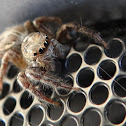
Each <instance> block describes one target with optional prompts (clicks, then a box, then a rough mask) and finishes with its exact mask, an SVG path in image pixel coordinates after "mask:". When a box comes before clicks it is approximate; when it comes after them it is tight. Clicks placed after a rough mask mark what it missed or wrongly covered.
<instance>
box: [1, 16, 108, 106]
mask: <svg viewBox="0 0 126 126" xmlns="http://www.w3.org/2000/svg"><path fill="white" fill-rule="evenodd" d="M50 22H51V23H50ZM46 23H48V24H49V23H50V24H52V23H56V24H57V25H58V26H59V29H58V31H57V32H56V33H54V31H55V30H53V31H52V30H51V29H50V28H49V27H48V26H47V25H46ZM54 29H55V28H54ZM68 29H74V30H76V31H77V32H79V33H81V34H85V35H87V36H89V37H91V38H94V39H96V40H97V41H99V42H101V43H102V44H103V45H104V47H106V48H107V44H106V43H105V42H104V40H103V39H101V37H100V36H99V35H98V34H97V33H95V32H94V31H92V30H90V29H88V28H86V27H84V26H80V25H78V24H77V25H75V24H74V23H68V24H63V25H62V21H61V19H60V18H57V17H39V18H36V19H35V20H34V21H33V22H31V21H26V22H25V23H24V24H23V25H18V26H14V27H11V28H9V29H7V30H6V31H5V32H3V33H2V34H1V35H0V58H1V59H2V60H1V61H2V62H1V67H0V92H1V90H2V85H3V78H4V75H5V74H6V69H7V66H8V62H12V63H13V64H15V65H16V66H17V67H18V68H19V69H20V70H21V71H20V73H19V74H18V76H17V80H18V82H19V84H20V85H21V86H22V87H24V88H26V89H28V90H29V91H31V92H32V93H33V94H34V95H35V96H37V97H38V99H39V100H40V101H45V102H47V103H51V104H57V105H58V104H59V103H57V102H55V101H53V100H51V99H49V98H47V97H46V96H45V95H44V93H42V92H41V91H40V90H39V88H36V84H38V83H39V85H43V84H44V85H45V86H49V87H52V88H53V89H55V88H57V87H58V88H62V89H65V90H69V89H72V90H79V89H78V88H73V87H71V86H70V85H69V84H67V83H66V81H64V80H63V79H61V78H60V77H58V76H56V75H54V74H53V73H54V71H55V65H54V64H55V63H54V59H56V58H60V59H64V58H65V46H63V45H62V44H60V43H59V42H60V41H62V40H63V39H64V38H66V39H69V35H68ZM68 42H69V41H68ZM52 71H53V72H52Z"/></svg>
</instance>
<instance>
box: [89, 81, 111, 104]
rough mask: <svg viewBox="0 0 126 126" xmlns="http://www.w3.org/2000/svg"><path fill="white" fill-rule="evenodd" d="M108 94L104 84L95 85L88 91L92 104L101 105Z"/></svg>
mask: <svg viewBox="0 0 126 126" xmlns="http://www.w3.org/2000/svg"><path fill="white" fill-rule="evenodd" d="M108 93H109V92H108V88H107V87H106V85H105V84H102V83H96V84H95V85H94V86H93V87H92V89H91V91H90V98H91V100H92V102H93V103H94V104H98V105H99V104H103V103H104V102H105V101H106V100H107V98H108Z"/></svg>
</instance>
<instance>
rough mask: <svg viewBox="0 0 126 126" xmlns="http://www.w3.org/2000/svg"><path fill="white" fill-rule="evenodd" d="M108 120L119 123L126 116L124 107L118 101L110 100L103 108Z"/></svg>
mask: <svg viewBox="0 0 126 126" xmlns="http://www.w3.org/2000/svg"><path fill="white" fill-rule="evenodd" d="M105 112H106V114H107V118H108V120H109V121H110V122H111V123H113V124H120V123H122V122H123V120H124V118H125V116H126V109H125V107H124V105H123V103H121V102H120V101H113V102H110V103H109V104H108V105H107V106H106V109H105Z"/></svg>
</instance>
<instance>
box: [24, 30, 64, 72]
mask: <svg viewBox="0 0 126 126" xmlns="http://www.w3.org/2000/svg"><path fill="white" fill-rule="evenodd" d="M64 51H65V47H64V46H63V45H61V44H60V43H59V42H58V41H57V40H55V39H49V37H48V36H47V35H46V34H44V33H40V32H34V33H31V34H29V35H28V36H27V37H26V38H25V39H24V41H23V43H22V54H23V57H24V59H25V60H26V62H27V64H28V65H29V66H33V67H35V66H39V67H43V68H47V69H48V70H47V71H49V70H51V71H53V70H54V68H52V66H54V64H53V59H55V58H57V57H58V58H62V59H64V57H65V55H64V54H65V53H64ZM51 68H52V69H51Z"/></svg>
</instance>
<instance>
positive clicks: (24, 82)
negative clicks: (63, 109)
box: [17, 71, 60, 106]
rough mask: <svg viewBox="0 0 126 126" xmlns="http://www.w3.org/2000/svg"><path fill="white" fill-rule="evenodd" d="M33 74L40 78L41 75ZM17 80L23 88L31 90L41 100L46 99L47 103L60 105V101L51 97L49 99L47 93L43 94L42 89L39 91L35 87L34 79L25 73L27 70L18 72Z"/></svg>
mask: <svg viewBox="0 0 126 126" xmlns="http://www.w3.org/2000/svg"><path fill="white" fill-rule="evenodd" d="M33 76H34V78H36V80H37V81H38V80H39V77H37V76H35V75H33ZM17 80H18V82H19V84H20V85H21V86H22V87H23V88H25V89H27V90H29V91H31V92H32V93H33V94H34V95H35V96H36V97H37V98H38V99H39V100H40V101H45V102H47V103H50V104H54V105H58V106H59V105H60V104H59V103H58V102H55V101H52V100H51V99H49V98H47V97H46V96H45V95H43V93H42V92H41V91H39V90H38V89H37V88H36V87H35V85H34V84H33V82H32V81H29V78H28V77H27V76H26V75H25V72H24V71H23V72H20V73H19V74H18V77H17Z"/></svg>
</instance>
